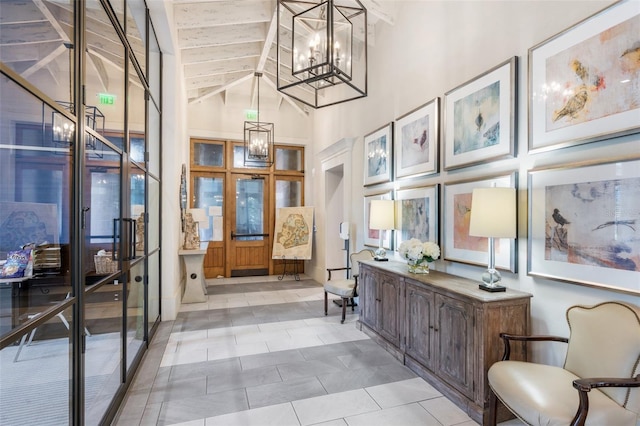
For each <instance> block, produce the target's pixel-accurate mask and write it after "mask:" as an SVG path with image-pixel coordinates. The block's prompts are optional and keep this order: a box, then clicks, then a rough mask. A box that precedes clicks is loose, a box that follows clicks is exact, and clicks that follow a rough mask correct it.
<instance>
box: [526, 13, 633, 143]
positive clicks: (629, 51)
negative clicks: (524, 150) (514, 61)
mask: <svg viewBox="0 0 640 426" xmlns="http://www.w3.org/2000/svg"><path fill="white" fill-rule="evenodd" d="M638 34H640V8H639V7H638V2H637V1H621V2H618V3H615V4H614V5H612V6H610V7H608V8H607V9H605V10H603V11H601V12H599V13H597V14H595V15H593V16H591V17H590V18H587V19H585V20H584V21H582V22H580V23H578V24H577V25H575V26H573V27H571V28H569V29H567V30H565V31H564V32H562V33H560V34H558V35H555V36H554V37H552V38H550V39H548V40H546V41H544V42H542V43H540V44H539V45H537V46H534V47H532V48H530V49H529V151H530V152H541V151H547V150H551V149H556V148H563V147H567V146H572V145H577V144H582V143H587V142H593V141H596V140H601V139H605V138H609V137H613V136H621V135H625V134H630V133H635V132H638V131H640V94H639V93H640V92H639V90H640V89H639V87H640V45H639V44H638Z"/></svg>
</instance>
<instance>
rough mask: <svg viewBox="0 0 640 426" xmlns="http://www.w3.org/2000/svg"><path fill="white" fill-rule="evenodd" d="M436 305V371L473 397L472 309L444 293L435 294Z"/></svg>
mask: <svg viewBox="0 0 640 426" xmlns="http://www.w3.org/2000/svg"><path fill="white" fill-rule="evenodd" d="M435 306H436V311H435V325H434V331H435V333H434V334H435V339H436V340H435V345H436V354H435V357H436V359H437V360H438V365H437V366H435V368H437V370H436V371H437V372H438V375H439V376H440V377H441V378H442V379H443V380H444V381H446V382H447V383H449V384H450V385H452V386H454V387H455V388H457V389H458V390H459V391H460V392H462V393H463V394H464V395H466V396H467V397H469V398H473V367H474V362H473V354H474V352H473V348H474V339H473V335H474V333H473V312H474V310H473V306H472V305H470V304H467V303H465V302H463V301H461V300H457V299H452V298H450V297H447V296H444V295H442V294H436V296H435Z"/></svg>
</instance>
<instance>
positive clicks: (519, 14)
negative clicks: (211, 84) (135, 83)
mask: <svg viewBox="0 0 640 426" xmlns="http://www.w3.org/2000/svg"><path fill="white" fill-rule="evenodd" d="M153 3H154V2H151V4H150V6H151V5H152V4H153ZM379 3H381V4H382V5H383V7H385V8H388V9H389V10H390V11H391V13H392V15H393V17H394V20H395V21H394V25H393V26H391V25H388V24H386V23H383V22H380V23H379V24H378V27H377V30H376V37H375V46H371V47H370V48H369V95H368V97H367V98H364V99H359V100H356V101H352V102H348V103H345V104H341V105H336V106H333V107H328V108H324V109H320V110H317V111H314V112H312V113H311V114H310V115H309V117H304V116H302V115H301V114H299V113H298V112H297V111H295V110H293V109H292V108H291V107H290V106H289V105H287V104H286V103H283V104H282V107H280V109H279V110H276V109H275V108H276V106H275V105H276V103H275V102H270V101H269V100H268V98H269V95H267V96H266V99H267V100H266V101H265V103H264V104H263V103H262V99H261V120H264V121H273V122H275V126H276V127H275V129H276V130H275V133H276V141H277V142H283V143H295V144H302V145H306V146H307V149H306V171H307V173H306V188H305V199H306V204H307V205H311V206H315V208H316V209H315V212H316V219H315V222H316V225H317V226H318V232H317V234H316V239H315V241H316V243H314V259H313V260H312V261H311V262H309V263H308V268H307V272H308V273H310V274H311V276H312V277H314V278H315V279H317V280H322V279H323V276H324V269H325V268H326V267H329V265H327V264H326V262H325V256H324V252H325V245H324V241H325V238H324V236H323V235H322V233H325V232H334V231H333V230H327V229H324V227H323V224H325V223H326V222H327V221H326V216H327V215H328V214H330V213H331V212H330V211H328V209H327V206H325V191H324V185H325V182H324V179H325V177H324V170H323V163H322V161H324V164H325V167H326V164H328V163H327V161H328V160H327V159H328V158H329V159H330V157H331V155H332V151H333V150H334V149H337V150H339V149H341V148H340V147H339V146H342V145H344V144H343V143H341V141H345V140H349V141H352V140H354V141H355V143H354V144H353V148H351V144H348V146H349V150H350V155H349V156H343V158H348V159H349V160H347V161H348V162H350V164H348V163H347V164H345V166H344V174H345V176H348V177H349V180H350V182H351V183H349V184H348V186H349V187H345V189H344V192H345V194H349V195H348V197H347V199H348V200H349V202H348V203H347V205H346V206H345V209H344V213H343V216H344V218H345V220H350V221H352V222H353V223H354V224H355V225H354V230H355V233H354V236H352V250H353V249H359V248H362V247H363V197H364V195H368V194H370V193H375V192H383V191H385V190H389V189H393V185H392V184H388V185H380V186H378V187H376V188H368V189H366V190H365V189H364V188H363V186H362V181H363V179H362V176H363V159H364V153H363V141H362V137H363V135H365V134H367V133H369V132H371V131H373V130H375V129H377V128H379V127H380V126H382V125H384V124H385V123H388V122H390V121H393V120H394V119H395V118H397V117H399V116H401V115H403V114H404V113H406V112H408V111H411V110H412V109H414V108H416V107H418V106H420V105H422V104H424V103H426V102H428V101H430V100H431V99H433V98H435V97H440V98H442V97H443V96H444V93H445V92H447V91H449V90H451V89H453V88H455V87H457V86H458V85H460V84H462V83H464V82H466V81H468V80H470V79H472V78H474V77H475V76H477V75H479V74H481V73H483V72H485V71H487V70H489V69H491V68H493V67H494V66H496V65H498V64H499V63H502V62H503V61H505V60H507V59H508V58H510V57H513V56H518V57H519V60H520V68H519V76H518V77H519V92H520V97H519V101H518V105H517V107H518V114H517V120H518V123H519V130H518V153H519V154H518V156H517V158H515V159H510V160H503V161H499V162H495V163H492V164H489V165H482V166H475V167H468V168H464V169H460V170H456V171H449V172H447V171H441V172H440V173H439V174H437V175H434V176H432V177H428V178H421V179H414V180H409V181H403V182H402V185H403V186H409V185H411V186H421V185H424V186H430V185H434V184H443V183H445V182H452V181H454V180H455V181H457V180H461V179H465V178H478V177H481V176H485V175H489V174H493V173H497V172H504V171H511V170H518V171H519V175H520V179H519V206H520V214H519V216H520V217H519V235H520V239H519V241H518V245H519V254H518V266H519V272H518V273H517V274H509V273H505V274H503V276H504V281H505V283H506V285H507V286H508V287H510V288H514V289H519V290H522V291H526V292H529V293H531V294H532V295H533V299H532V331H533V332H534V333H545V334H547V333H548V334H560V335H565V336H566V335H568V328H567V325H566V322H565V320H564V312H565V310H566V308H567V307H569V306H570V305H573V304H576V303H581V304H594V303H597V302H600V301H604V300H611V299H616V300H625V301H629V302H632V303H639V302H638V297H637V296H631V295H626V294H623V293H618V292H611V291H605V290H601V289H594V288H588V287H584V286H580V285H573V284H567V283H562V282H558V281H552V280H546V279H539V278H535V279H534V278H532V277H529V276H527V274H526V268H527V235H526V232H527V229H526V228H527V226H526V225H527V208H526V200H527V199H526V192H527V191H526V174H527V171H528V170H531V169H532V168H534V167H539V166H547V165H554V164H566V163H572V162H578V161H582V160H592V159H606V158H610V157H611V156H613V155H615V156H619V155H626V156H632V155H633V156H637V155H638V152H640V136H638V135H635V136H629V137H624V138H618V139H616V140H608V141H603V142H598V143H591V144H587V145H582V146H578V147H574V148H566V149H562V150H556V151H553V152H550V153H547V154H535V155H533V154H531V155H530V154H528V152H527V150H528V149H527V146H528V141H527V89H526V87H527V51H528V49H529V48H530V47H532V46H534V45H536V44H538V43H540V42H542V41H544V40H546V39H547V38H549V37H551V36H553V35H555V34H557V33H558V32H560V31H562V30H564V29H566V28H568V27H569V26H571V25H573V24H575V23H577V22H579V21H581V20H583V19H585V18H587V17H588V16H590V15H591V14H593V13H595V12H597V11H599V10H601V9H603V8H604V7H606V6H608V5H610V4H611V3H612V2H611V1H512V0H507V1H453V0H447V1H426V0H425V1H391V0H386V1H385V0H383V1H380V2H379ZM159 32H160V31H159ZM163 49H164V47H163ZM178 65H179V64H177V63H172V66H178ZM174 72H175V71H174ZM265 86H266V85H265ZM164 87H165V95H166V98H165V108H166V107H167V103H169V102H180V101H181V100H180V97H179V96H174V97H172V96H171V95H170V92H169V90H168V87H167V84H165V86H164ZM263 87H264V86H262V87H261V90H262V88H263ZM172 90H173V91H176V90H177V89H172ZM248 103H249V100H248V98H245V100H243V99H242V95H241V94H239V93H238V94H234V93H233V92H232V93H231V94H230V96H227V97H225V98H223V97H222V96H215V97H212V98H210V99H208V100H206V101H204V102H202V103H196V104H193V105H189V106H185V108H184V110H183V111H185V112H186V115H187V116H188V131H187V130H185V131H184V132H180V130H179V129H178V128H176V130H175V132H174V133H172V134H169V135H167V134H165V139H164V141H165V153H164V155H165V158H164V162H163V165H165V166H167V168H166V169H165V171H164V173H163V184H164V191H163V194H164V196H165V198H164V201H163V218H164V219H165V220H171V223H174V222H176V217H178V216H176V217H174V218H172V217H170V215H174V214H178V213H176V210H177V209H176V208H175V207H176V206H174V205H173V204H172V201H171V202H170V200H172V199H175V200H176V202H177V181H178V175H176V174H175V171H174V167H172V166H171V165H170V164H168V163H170V162H171V161H173V162H176V160H175V159H174V158H170V159H167V156H168V155H169V156H170V155H172V153H173V150H177V151H179V158H188V157H187V156H186V155H187V153H188V138H189V136H201V137H213V138H225V139H235V140H241V139H242V130H241V129H242V122H243V121H244V115H243V110H244V109H246V108H248V106H245V105H247V104H248ZM182 105H186V104H185V103H182ZM263 108H264V109H263ZM164 119H165V120H166V119H180V114H178V113H176V114H174V115H170V116H168V117H167V116H165V117H164ZM185 120H186V119H185ZM185 123H186V121H185ZM177 127H179V126H177ZM174 137H175V140H172V138H174ZM172 143H176V144H181V146H180V148H170V149H169V151H166V150H167V149H168V148H167V145H168V144H172ZM336 146H338V148H336ZM612 146H613V147H614V148H615V149H612ZM183 161H184V160H183ZM183 161H180V162H183ZM329 161H330V160H329ZM338 163H340V162H338ZM338 163H337V164H338ZM441 163H442V162H441ZM337 164H336V165H337ZM332 167H333V166H332ZM345 184H346V181H345ZM174 190H175V192H174ZM167 199H169V200H167ZM165 208H168V209H169V211H166V210H165ZM173 244H176V242H175V241H173V238H172V239H171V240H170V239H167V238H163V250H164V252H163V291H164V289H166V282H167V281H168V280H173V279H174V277H175V273H174V271H173V270H174V269H175V263H176V262H175V260H176V259H177V256H176V255H175V252H176V251H177V248H176V247H175V246H173ZM174 258H175V259H174ZM165 262H168V263H169V265H170V270H169V272H170V273H171V274H170V275H169V277H167V276H166V272H167V263H165ZM436 269H439V270H443V271H446V272H449V273H451V274H454V275H460V276H465V277H469V278H474V279H476V278H478V277H479V275H480V273H481V272H482V270H483V269H484V268H480V267H474V266H469V265H464V264H460V263H454V262H445V261H442V260H440V261H438V262H436ZM163 307H164V304H163ZM163 318H164V315H163ZM563 357H564V352H563V350H562V348H561V347H552V348H550V347H548V346H546V347H542V346H536V347H534V353H533V358H534V360H535V361H542V362H551V363H560V362H561V361H562V359H563Z"/></svg>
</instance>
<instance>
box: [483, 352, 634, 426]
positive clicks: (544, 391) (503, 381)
mask: <svg viewBox="0 0 640 426" xmlns="http://www.w3.org/2000/svg"><path fill="white" fill-rule="evenodd" d="M488 378H489V386H491V388H492V389H493V391H494V392H495V394H496V395H498V398H499V399H500V400H501V401H502V402H503V403H504V404H505V405H506V406H507V408H509V409H510V410H511V411H512V412H513V413H514V414H516V415H517V416H518V417H519V418H520V419H522V420H524V421H525V422H526V423H528V424H531V425H546V426H553V425H567V424H569V423H570V422H571V420H572V419H573V417H574V416H575V414H576V411H577V410H578V406H579V405H580V399H579V397H578V391H577V390H576V389H575V388H574V387H573V381H574V380H575V379H578V378H579V377H578V376H576V375H574V374H572V373H570V372H569V371H567V370H565V369H564V368H561V367H555V366H550V365H543V364H534V363H530V362H522V361H500V362H497V363H495V364H493V365H492V366H491V368H490V369H489V373H488ZM638 420H639V419H638V418H637V416H636V414H635V413H633V412H632V411H629V410H626V409H625V408H623V407H621V406H620V405H618V404H617V403H616V402H615V401H613V400H612V399H611V398H609V397H608V396H607V395H605V394H604V393H602V392H600V391H599V390H598V389H593V390H591V391H590V392H589V413H588V415H587V421H586V425H592V426H602V425H635V424H636V422H637V421H638Z"/></svg>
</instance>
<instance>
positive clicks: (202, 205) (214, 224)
mask: <svg viewBox="0 0 640 426" xmlns="http://www.w3.org/2000/svg"><path fill="white" fill-rule="evenodd" d="M193 191H194V196H195V201H194V207H195V208H199V209H204V211H205V213H206V214H207V217H208V218H209V223H208V227H206V226H202V224H200V241H222V239H223V223H224V220H223V219H224V216H223V211H224V210H223V200H224V195H223V194H224V192H223V191H224V180H223V179H222V178H208V177H202V176H196V177H194V180H193Z"/></svg>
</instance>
